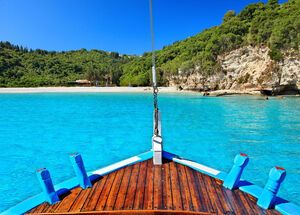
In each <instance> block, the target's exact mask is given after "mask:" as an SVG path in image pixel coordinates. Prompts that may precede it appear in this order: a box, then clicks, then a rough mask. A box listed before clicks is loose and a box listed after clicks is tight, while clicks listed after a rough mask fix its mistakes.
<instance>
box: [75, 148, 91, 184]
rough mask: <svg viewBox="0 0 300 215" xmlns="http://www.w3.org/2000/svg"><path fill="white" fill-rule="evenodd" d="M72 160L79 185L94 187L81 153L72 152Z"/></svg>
mask: <svg viewBox="0 0 300 215" xmlns="http://www.w3.org/2000/svg"><path fill="white" fill-rule="evenodd" d="M70 160H71V162H72V165H73V168H74V171H75V173H76V176H77V179H78V182H79V185H80V186H81V187H82V188H83V189H86V188H88V187H92V183H91V180H90V178H89V177H88V175H87V173H86V170H85V167H84V164H83V160H82V157H81V155H80V154H79V153H74V154H71V156H70Z"/></svg>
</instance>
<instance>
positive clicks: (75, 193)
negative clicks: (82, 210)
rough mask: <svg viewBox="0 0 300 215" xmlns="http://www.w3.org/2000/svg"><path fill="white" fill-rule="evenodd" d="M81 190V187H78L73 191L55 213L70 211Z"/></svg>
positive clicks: (59, 204) (62, 201)
mask: <svg viewBox="0 0 300 215" xmlns="http://www.w3.org/2000/svg"><path fill="white" fill-rule="evenodd" d="M81 190H82V189H81V187H76V188H75V189H73V190H71V191H70V192H71V193H70V194H68V195H67V196H66V197H65V198H63V199H62V200H61V202H59V203H58V207H57V208H56V209H55V212H67V211H69V210H70V208H71V207H72V204H73V203H74V201H75V199H76V198H77V196H78V195H79V193H80V191H81Z"/></svg>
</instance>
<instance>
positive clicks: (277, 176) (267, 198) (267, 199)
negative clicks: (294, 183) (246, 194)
mask: <svg viewBox="0 0 300 215" xmlns="http://www.w3.org/2000/svg"><path fill="white" fill-rule="evenodd" d="M285 176H286V171H285V169H284V168H282V167H278V166H276V167H273V168H272V169H271V171H270V173H269V179H268V181H267V183H266V185H265V187H264V190H263V191H262V193H261V195H260V196H259V197H258V201H257V205H258V206H260V207H262V208H264V209H269V208H273V207H274V203H275V199H276V194H277V193H278V190H279V188H280V185H281V183H282V182H283V180H284V178H285Z"/></svg>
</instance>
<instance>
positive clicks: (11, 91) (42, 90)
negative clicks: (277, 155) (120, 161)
mask: <svg viewBox="0 0 300 215" xmlns="http://www.w3.org/2000/svg"><path fill="white" fill-rule="evenodd" d="M158 89H159V93H178V94H197V95H202V96H208V97H219V96H221V97H222V96H234V95H236V96H238V95H240V96H243V95H248V96H262V97H267V95H263V94H261V93H260V91H258V90H253V89H252V90H215V91H207V92H202V91H196V90H179V89H178V88H177V87H159V88H158ZM152 92H153V91H152V87H24V88H23V87H14V88H0V94H31V93H152ZM287 95H289V94H287ZM281 96H286V95H281ZM295 96H299V94H297V95H295ZM271 97H272V96H271Z"/></svg>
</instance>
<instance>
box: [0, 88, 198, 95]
mask: <svg viewBox="0 0 300 215" xmlns="http://www.w3.org/2000/svg"><path fill="white" fill-rule="evenodd" d="M159 92H160V93H196V92H192V91H179V90H177V88H176V87H159ZM14 93H16V94H23V93H25V94H26V93H152V87H24V88H22V87H20V88H17V87H16V88H0V94H14Z"/></svg>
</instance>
